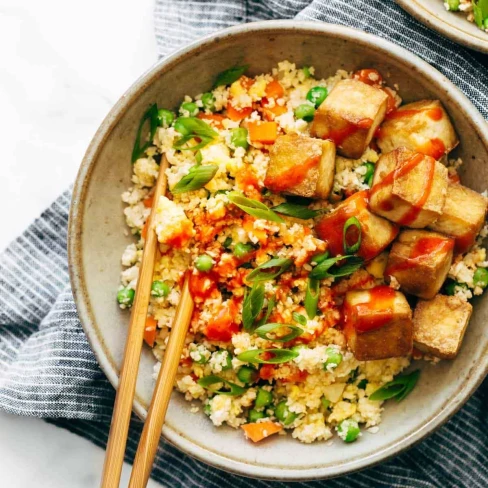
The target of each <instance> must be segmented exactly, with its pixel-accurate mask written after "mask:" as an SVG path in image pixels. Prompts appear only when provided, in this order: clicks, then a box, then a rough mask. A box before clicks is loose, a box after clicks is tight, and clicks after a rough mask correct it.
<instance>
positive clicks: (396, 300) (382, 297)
mask: <svg viewBox="0 0 488 488" xmlns="http://www.w3.org/2000/svg"><path fill="white" fill-rule="evenodd" d="M343 307H344V334H345V336H346V340H347V344H348V346H349V349H351V351H352V352H353V354H354V357H355V358H356V359H358V360H359V361H372V360H375V359H387V358H393V357H399V356H407V355H409V354H410V353H411V351H412V345H413V324H412V310H411V309H410V306H409V304H408V302H407V299H406V298H405V295H403V293H400V292H399V291H395V290H394V289H393V288H390V287H388V286H377V287H376V288H372V289H371V290H359V291H358V290H355V291H348V292H347V293H346V296H345V299H344V305H343Z"/></svg>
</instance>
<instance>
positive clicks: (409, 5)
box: [395, 0, 488, 54]
mask: <svg viewBox="0 0 488 488" xmlns="http://www.w3.org/2000/svg"><path fill="white" fill-rule="evenodd" d="M439 1H441V0H439ZM395 2H396V3H398V5H400V7H402V8H403V9H404V10H405V11H406V12H408V13H409V14H410V15H411V16H412V17H414V18H416V19H417V20H418V21H419V22H421V23H422V24H424V25H425V26H426V27H428V28H429V29H433V30H435V31H436V32H438V33H439V34H441V35H443V36H444V37H447V38H448V39H451V41H454V42H457V43H458V44H461V45H463V46H466V47H469V48H470V49H474V50H475V51H479V52H481V53H485V54H488V33H485V36H486V40H485V39H480V38H479V37H477V36H474V35H473V34H472V33H471V32H469V31H468V29H466V30H465V29H460V28H459V27H458V26H457V25H455V24H452V23H449V22H447V21H446V20H444V19H440V18H439V17H436V16H435V15H433V14H432V13H431V12H430V11H429V10H428V9H426V8H425V6H424V5H423V3H422V1H421V0H395ZM466 24H468V25H469V24H470V22H469V21H468V20H467V19H466ZM480 33H481V34H483V32H482V31H481V30H480Z"/></svg>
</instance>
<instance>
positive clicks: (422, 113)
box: [377, 100, 459, 159]
mask: <svg viewBox="0 0 488 488" xmlns="http://www.w3.org/2000/svg"><path fill="white" fill-rule="evenodd" d="M377 142H378V146H379V147H380V149H381V151H382V152H384V153H386V152H389V151H393V150H394V149H396V148H397V147H406V148H407V149H410V150H412V151H416V152H419V153H422V154H426V155H427V156H431V157H433V158H434V159H440V158H441V157H442V156H444V154H447V153H448V152H449V151H451V150H452V149H454V148H455V147H456V146H457V145H458V143H459V141H458V138H457V136H456V133H455V132H454V127H453V126H452V124H451V121H450V120H449V116H448V115H447V113H446V111H445V110H444V107H443V106H442V104H441V102H439V100H420V101H418V102H413V103H409V104H407V105H403V106H402V107H399V108H398V109H397V110H395V111H394V112H392V113H390V114H388V115H387V116H386V120H385V121H384V122H383V124H382V126H381V128H380V131H379V135H378V139H377Z"/></svg>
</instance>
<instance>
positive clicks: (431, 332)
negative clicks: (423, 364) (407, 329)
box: [413, 295, 473, 359]
mask: <svg viewBox="0 0 488 488" xmlns="http://www.w3.org/2000/svg"><path fill="white" fill-rule="evenodd" d="M472 311H473V306H472V305H471V304H470V303H468V302H465V301H463V300H461V299H460V298H458V297H456V296H449V297H448V296H445V295H437V296H436V297H435V298H434V299H433V300H419V302H418V304H417V307H416V308H415V311H414V314H413V340H414V346H415V347H416V348H417V349H418V350H419V351H422V352H425V353H428V354H432V355H433V356H436V357H438V358H441V359H454V358H455V357H456V356H457V354H458V352H459V349H460V347H461V344H462V342H463V337H464V333H465V332H466V327H467V326H468V322H469V318H470V317H471V312H472Z"/></svg>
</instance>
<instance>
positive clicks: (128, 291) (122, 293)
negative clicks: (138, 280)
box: [117, 288, 136, 307]
mask: <svg viewBox="0 0 488 488" xmlns="http://www.w3.org/2000/svg"><path fill="white" fill-rule="evenodd" d="M135 295H136V292H135V291H134V290H133V289H132V288H122V290H119V291H118V293H117V301H118V302H119V303H120V304H121V305H125V306H126V307H130V306H131V305H132V302H133V301H134V297H135Z"/></svg>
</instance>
